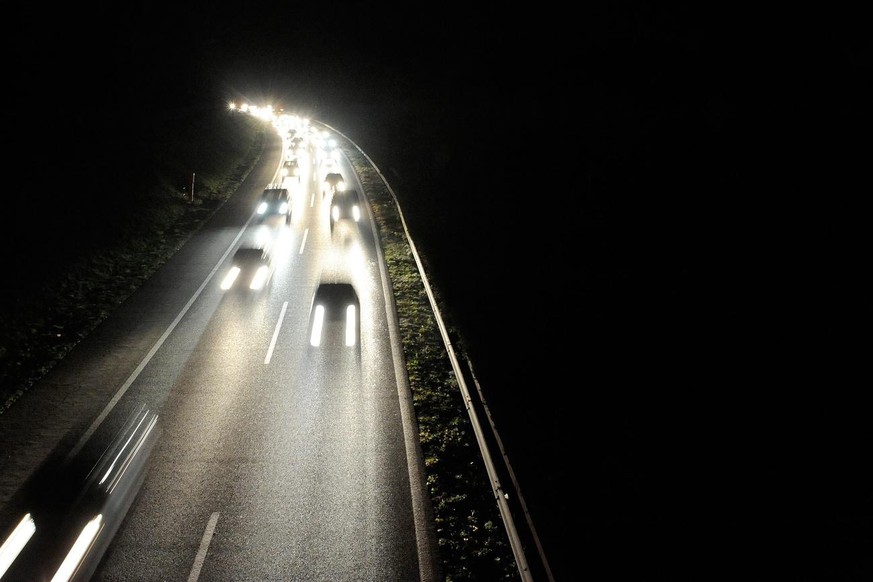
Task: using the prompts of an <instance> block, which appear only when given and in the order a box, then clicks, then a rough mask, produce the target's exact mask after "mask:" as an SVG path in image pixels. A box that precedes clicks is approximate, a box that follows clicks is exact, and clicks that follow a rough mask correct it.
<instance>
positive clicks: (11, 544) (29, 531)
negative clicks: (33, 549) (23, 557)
mask: <svg viewBox="0 0 873 582" xmlns="http://www.w3.org/2000/svg"><path fill="white" fill-rule="evenodd" d="M35 531H36V524H35V523H33V516H31V515H30V514H29V513H28V514H27V515H25V516H24V517H23V518H21V521H20V522H19V523H18V525H17V526H16V527H15V530H14V531H13V532H12V534H10V536H9V537H8V538H7V539H6V541H5V542H3V545H2V546H0V578H2V577H3V574H5V573H6V570H8V569H9V566H11V565H12V562H13V561H15V558H17V557H18V554H19V553H21V550H22V549H23V548H24V546H25V545H26V544H27V542H28V541H29V540H30V538H31V536H33V533H34V532H35Z"/></svg>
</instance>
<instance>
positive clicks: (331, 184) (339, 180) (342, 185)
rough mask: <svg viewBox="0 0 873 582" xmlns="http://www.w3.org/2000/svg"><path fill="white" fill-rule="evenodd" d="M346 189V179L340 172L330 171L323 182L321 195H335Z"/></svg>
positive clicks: (323, 196)
mask: <svg viewBox="0 0 873 582" xmlns="http://www.w3.org/2000/svg"><path fill="white" fill-rule="evenodd" d="M345 189H346V181H345V179H344V178H343V175H342V174H340V173H339V172H328V173H327V174H325V176H324V180H323V181H322V183H321V197H322V198H326V197H328V196H333V195H334V194H336V193H337V192H343V191H344V190H345Z"/></svg>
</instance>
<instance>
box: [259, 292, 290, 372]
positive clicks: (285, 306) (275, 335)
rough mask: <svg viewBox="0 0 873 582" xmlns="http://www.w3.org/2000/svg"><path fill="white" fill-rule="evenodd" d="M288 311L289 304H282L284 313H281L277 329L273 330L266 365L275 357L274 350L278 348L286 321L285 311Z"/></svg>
mask: <svg viewBox="0 0 873 582" xmlns="http://www.w3.org/2000/svg"><path fill="white" fill-rule="evenodd" d="M287 309H288V302H287V301H286V302H284V303H283V304H282V312H281V313H279V321H277V322H276V329H275V330H273V339H272V340H270V347H269V348H267V357H266V358H264V364H269V363H270V358H272V357H273V348H275V347H276V339H278V337H279V330H280V329H282V322H283V321H284V320H285V310H287Z"/></svg>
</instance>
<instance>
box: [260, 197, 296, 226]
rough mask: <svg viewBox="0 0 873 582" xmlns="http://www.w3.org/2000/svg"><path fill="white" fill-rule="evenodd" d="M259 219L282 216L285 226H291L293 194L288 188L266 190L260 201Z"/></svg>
mask: <svg viewBox="0 0 873 582" xmlns="http://www.w3.org/2000/svg"><path fill="white" fill-rule="evenodd" d="M256 212H257V213H258V219H259V220H262V221H263V220H264V219H266V218H267V217H269V216H275V215H282V216H284V217H285V224H291V192H289V191H288V189H287V188H265V189H264V192H263V194H261V199H260V200H259V201H258V207H257V210H256Z"/></svg>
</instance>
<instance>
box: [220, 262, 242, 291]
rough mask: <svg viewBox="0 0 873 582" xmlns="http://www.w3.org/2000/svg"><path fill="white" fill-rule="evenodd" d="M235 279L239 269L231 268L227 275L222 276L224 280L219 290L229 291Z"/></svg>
mask: <svg viewBox="0 0 873 582" xmlns="http://www.w3.org/2000/svg"><path fill="white" fill-rule="evenodd" d="M237 277H239V267H231V269H230V271H228V273H227V275H225V276H224V280H223V281H222V282H221V288H222V289H224V290H227V289H230V288H231V287H232V286H233V282H234V281H236V278H237Z"/></svg>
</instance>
